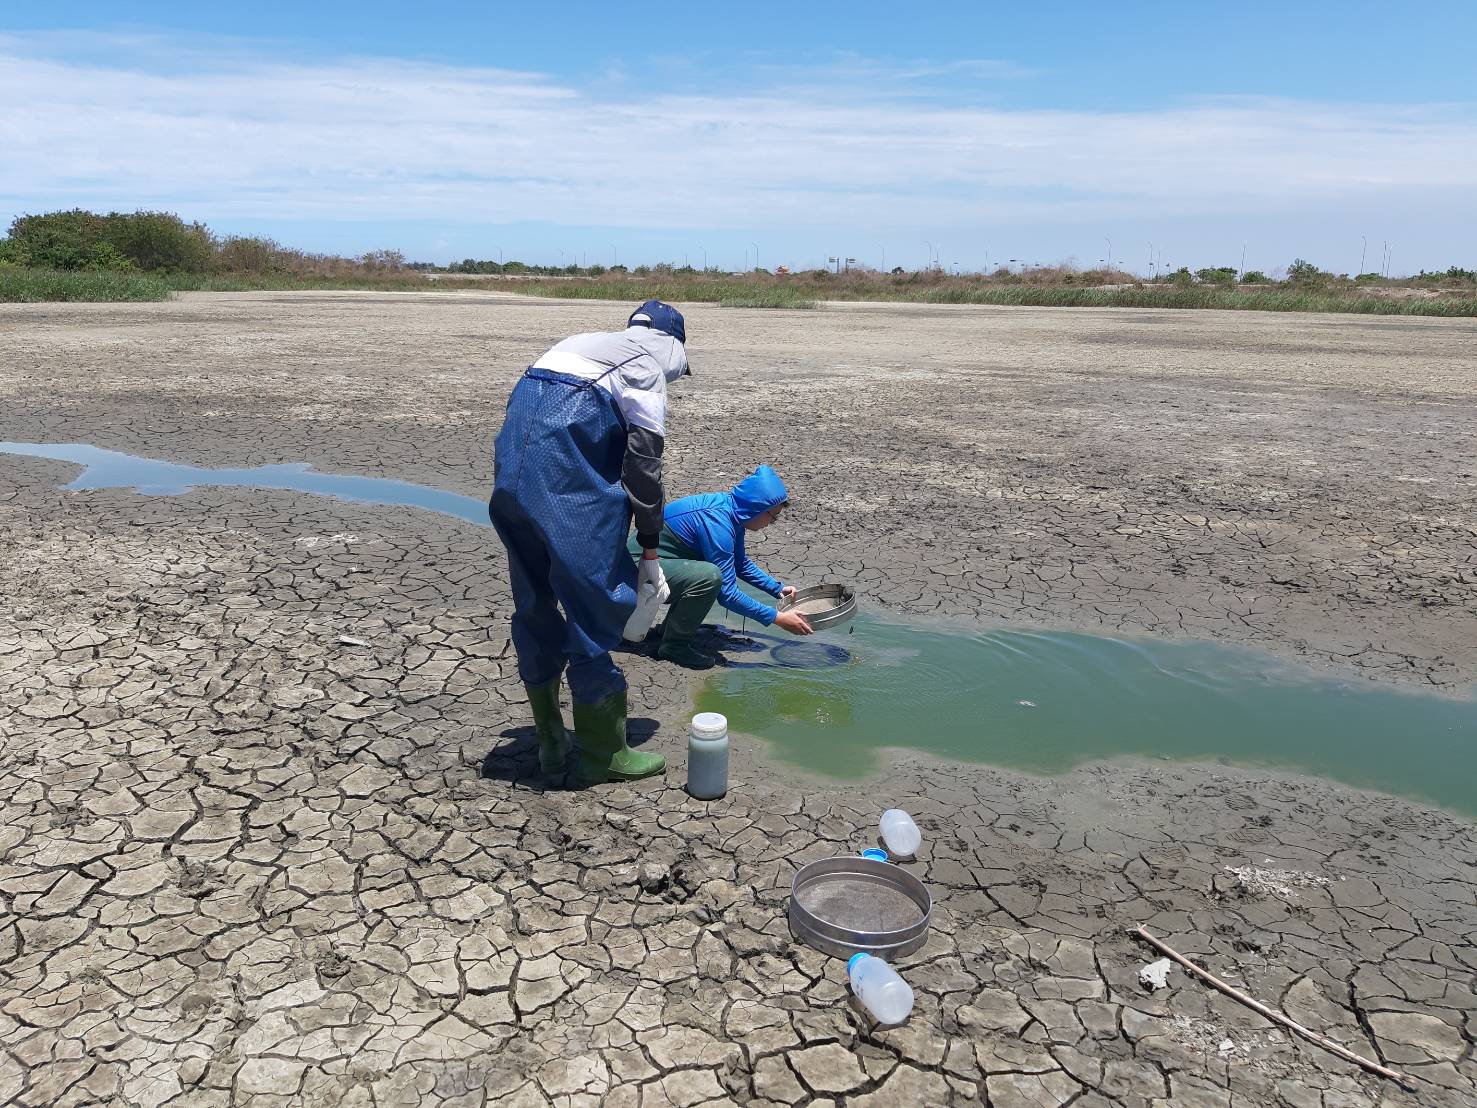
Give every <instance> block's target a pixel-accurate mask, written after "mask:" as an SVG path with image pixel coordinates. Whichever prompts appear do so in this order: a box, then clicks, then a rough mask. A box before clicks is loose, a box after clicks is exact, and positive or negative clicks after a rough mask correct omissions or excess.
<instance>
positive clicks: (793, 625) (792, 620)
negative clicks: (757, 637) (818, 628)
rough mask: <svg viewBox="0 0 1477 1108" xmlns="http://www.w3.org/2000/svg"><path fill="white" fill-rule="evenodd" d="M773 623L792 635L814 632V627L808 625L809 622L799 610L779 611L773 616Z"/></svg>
mask: <svg viewBox="0 0 1477 1108" xmlns="http://www.w3.org/2000/svg"><path fill="white" fill-rule="evenodd" d="M774 625H775V626H776V627H783V628H784V629H785V630H786V631H788V632H790V634H792V635H810V634H814V633H815V629H814V628H813V627H811V626H810V622H809V621H808V620H807V619H806V618H805V617H804V616H802V615H801V614H800V613H799V612H780V613H779V614H778V615H776V616H775V617H774Z"/></svg>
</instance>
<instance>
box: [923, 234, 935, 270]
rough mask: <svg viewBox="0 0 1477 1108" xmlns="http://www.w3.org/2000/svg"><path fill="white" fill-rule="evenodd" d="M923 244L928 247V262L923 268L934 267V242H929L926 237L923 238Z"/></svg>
mask: <svg viewBox="0 0 1477 1108" xmlns="http://www.w3.org/2000/svg"><path fill="white" fill-rule="evenodd" d="M923 245H924V246H926V247H928V264H926V265H925V266H924V267H923V268H924V269H932V268H933V243H931V242H929V241H928V240H927V239H924V240H923Z"/></svg>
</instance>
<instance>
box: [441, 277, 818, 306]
mask: <svg viewBox="0 0 1477 1108" xmlns="http://www.w3.org/2000/svg"><path fill="white" fill-rule="evenodd" d="M442 283H443V282H439V281H438V282H437V284H442ZM475 287H477V288H488V287H493V288H497V289H500V290H503V291H510V292H519V293H523V294H524V295H526V296H557V297H565V298H568V299H571V300H636V301H641V300H653V299H655V300H668V301H672V302H674V303H675V302H678V301H683V302H692V301H698V302H703V301H706V302H708V303H713V304H720V305H722V306H723V307H727V308H813V307H815V296H814V294H813V290H808V289H807V288H805V287H803V286H800V285H792V284H789V283H787V282H785V281H784V280H768V281H764V280H753V279H748V278H746V277H745V276H743V275H738V276H735V277H717V276H702V277H680V276H676V275H671V276H666V277H657V278H651V279H642V278H632V279H629V280H601V281H558V282H555V281H547V282H544V281H519V282H517V283H516V284H514V283H511V282H510V283H506V284H505V283H502V282H495V281H480V282H478V283H477V285H476V286H475Z"/></svg>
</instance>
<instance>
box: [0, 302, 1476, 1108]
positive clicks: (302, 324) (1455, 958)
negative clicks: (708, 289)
mask: <svg viewBox="0 0 1477 1108" xmlns="http://www.w3.org/2000/svg"><path fill="white" fill-rule="evenodd" d="M621 313H622V306H619V305H604V304H598V303H569V302H550V301H532V300H520V299H517V298H512V297H499V296H495V295H484V294H462V293H443V294H435V295H430V296H414V295H370V294H361V295H354V294H298V295H286V294H243V295H215V296H210V295H193V296H185V297H182V298H180V299H178V300H176V301H172V302H169V303H165V304H157V305H123V306H117V305H26V306H16V305H6V306H3V307H0V401H3V409H0V410H3V417H0V438H3V439H11V440H21V441H52V442H89V443H93V444H95V445H98V446H103V447H107V448H110V449H115V450H123V451H127V452H130V453H136V454H141V455H144V456H148V457H155V458H165V459H169V460H173V461H182V462H191V463H195V464H200V465H207V466H224V465H233V466H245V465H256V464H262V463H267V462H287V461H309V462H312V463H313V464H314V465H315V466H317V467H318V468H319V469H322V470H328V471H337V472H349V473H364V474H372V475H376V476H385V477H398V478H403V479H407V480H411V481H417V482H420V483H424V484H429V485H435V486H439V487H443V488H448V489H453V490H455V491H459V492H463V493H467V494H470V495H481V494H483V493H484V492H485V490H486V486H487V481H488V470H489V454H490V444H491V440H492V436H493V434H494V432H495V430H496V427H497V425H498V423H499V421H500V418H501V411H502V405H503V402H504V399H505V397H506V393H507V390H508V388H509V386H510V385H511V383H512V381H513V380H514V378H515V376H516V374H517V373H518V372H519V370H520V369H521V367H522V365H523V364H524V363H525V362H526V361H527V360H528V359H529V358H530V357H532V356H533V355H535V354H537V353H538V352H539V351H540V350H541V349H542V348H543V346H544V345H546V344H547V343H548V342H550V341H552V340H554V339H556V338H558V337H560V336H562V335H563V334H566V333H570V332H573V331H576V330H585V329H591V328H596V327H603V326H614V325H616V324H617V323H618V322H619V320H620V317H621ZM689 321H690V322H689V330H690V332H691V334H692V336H693V340H692V355H693V363H694V367H695V371H696V376H695V377H694V378H691V379H689V380H687V381H685V382H683V383H682V384H681V385H680V386H678V388H677V390H676V391H675V399H674V404H673V412H672V418H671V446H670V451H669V483H670V485H671V488H672V491H673V493H674V494H677V495H680V494H683V493H686V492H689V491H695V490H698V489H704V488H708V487H714V486H717V485H720V484H723V483H726V482H728V481H730V480H732V479H733V478H736V477H738V476H740V475H741V474H742V473H743V472H746V471H747V470H748V469H749V468H751V467H752V465H754V464H755V463H757V462H760V461H765V462H770V463H772V464H774V465H775V466H776V467H778V468H779V469H780V471H781V472H782V473H783V474H784V476H785V477H786V479H787V480H788V481H789V482H790V484H791V487H792V491H793V493H794V501H795V507H794V510H793V511H792V513H791V514H790V515H789V516H788V517H787V520H786V522H785V524H784V525H783V527H782V529H781V530H782V533H778V534H777V533H775V532H774V531H773V530H772V531H770V532H766V534H765V535H764V536H763V538H762V541H761V542H759V543H756V553H758V554H759V555H760V557H761V559H762V560H763V561H764V562H765V563H766V564H767V565H768V566H770V567H771V568H772V569H774V570H776V571H777V572H778V573H780V574H781V575H782V576H785V577H794V578H796V579H806V580H809V579H814V578H819V577H823V576H824V577H833V578H841V579H847V580H853V581H857V582H859V583H860V584H861V586H862V589H863V591H864V593H865V597H866V600H865V602H866V603H868V604H871V605H875V606H877V607H880V608H886V609H890V610H894V611H900V612H941V613H948V614H952V615H956V616H972V617H975V618H978V619H981V620H990V621H997V620H1009V621H1013V622H1017V623H1021V624H1030V625H1047V626H1072V627H1084V628H1088V629H1102V630H1106V631H1112V632H1119V633H1134V634H1174V635H1194V636H1204V637H1217V638H1223V639H1226V640H1228V641H1235V642H1247V643H1254V644H1257V645H1261V646H1264V647H1267V648H1269V649H1273V650H1277V651H1281V652H1284V653H1286V654H1289V655H1293V656H1297V657H1300V658H1302V659H1304V660H1306V661H1309V662H1312V663H1315V664H1327V665H1341V666H1358V667H1360V668H1361V669H1362V670H1363V672H1364V673H1366V674H1367V675H1368V676H1369V678H1370V679H1371V680H1380V681H1405V682H1421V683H1426V684H1430V685H1435V686H1438V687H1439V688H1441V689H1443V690H1447V691H1452V692H1455V691H1460V690H1463V689H1466V688H1469V687H1470V686H1471V685H1472V684H1473V683H1474V681H1477V615H1474V608H1477V605H1474V593H1477V553H1474V550H1477V543H1474V535H1477V532H1474V513H1473V503H1474V499H1477V472H1474V465H1477V463H1474V462H1473V458H1474V457H1477V404H1474V399H1477V368H1474V367H1477V326H1474V325H1473V324H1472V322H1470V321H1458V320H1449V321H1448V320H1422V319H1409V320H1394V319H1372V318H1367V317H1366V318H1356V317H1334V316H1314V317H1301V316H1262V315H1252V314H1250V313H1188V312H1184V313H1164V312H1149V311H1145V312H1133V311H1113V312H1108V311H1101V312H1099V311H1086V310H1078V311H1052V310H1031V309H1025V310H1010V309H943V308H932V309H929V308H911V307H902V306H895V305H894V306H873V305H850V306H846V307H836V308H832V309H828V310H824V311H819V312H814V313H765V312H754V311H738V310H726V311H725V310H719V309H714V308H702V307H699V308H694V309H693V310H692V311H691V312H690V313H689ZM74 472H75V468H74V467H71V466H68V465H66V464H63V463H59V462H50V461H42V460H36V459H29V458H21V457H14V456H7V455H0V551H3V558H0V743H3V748H0V803H3V807H0V966H3V969H4V973H3V976H0V1101H3V1102H6V1103H16V1104H25V1105H53V1104H56V1105H75V1104H118V1105H149V1106H153V1105H164V1104H179V1105H212V1104H242V1105H263V1106H265V1105H288V1104H324V1105H328V1104H344V1105H379V1106H383V1105H394V1104H417V1105H419V1104H445V1105H478V1104H493V1103H497V1104H559V1105H582V1104H589V1105H594V1104H612V1105H667V1104H671V1105H698V1104H729V1103H737V1104H751V1105H765V1104H790V1103H802V1104H813V1105H823V1104H832V1103H842V1102H844V1103H848V1104H855V1105H920V1104H928V1105H933V1104H986V1103H987V1104H991V1105H995V1106H997V1108H1011V1106H1017V1105H1020V1106H1025V1105H1030V1106H1035V1105H1064V1104H1074V1105H1081V1106H1083V1108H1087V1106H1092V1105H1106V1104H1121V1105H1136V1106H1144V1108H1147V1106H1151V1105H1152V1106H1159V1105H1176V1106H1180V1105H1183V1106H1202V1105H1204V1106H1211V1105H1248V1106H1250V1105H1267V1104H1278V1105H1285V1106H1288V1108H1305V1106H1306V1108H1314V1106H1316V1108H1335V1106H1355V1105H1377V1104H1378V1105H1415V1104H1422V1105H1441V1106H1444V1105H1452V1106H1455V1105H1463V1104H1471V1103H1473V1102H1474V1101H1477V1057H1474V1049H1477V1045H1474V1044H1477V996H1474V992H1477V940H1474V936H1477V869H1474V866H1477V829H1474V827H1473V826H1472V825H1471V824H1470V823H1468V822H1465V821H1463V820H1460V819H1457V818H1455V817H1453V816H1450V815H1447V814H1444V813H1441V812H1438V811H1433V810H1430V809H1427V808H1422V807H1420V806H1418V805H1415V804H1412V803H1409V802H1407V801H1404V800H1400V799H1396V798H1391V797H1383V796H1377V795H1374V794H1368V793H1356V792H1353V791H1351V790H1348V789H1344V788H1341V787H1338V786H1335V785H1332V784H1329V783H1325V782H1320V781H1316V780H1310V779H1306V778H1297V777H1291V776H1276V775H1272V774H1268V773H1262V772H1253V771H1249V770H1245V771H1244V770H1235V769H1228V768H1223V767H1201V766H1179V765H1168V764H1152V765H1143V764H1131V763H1113V764H1106V765H1100V766H1094V767H1089V768H1085V769H1082V770H1079V771H1076V772H1074V773H1073V774H1071V775H1068V776H1066V777H1063V778H1058V779H1038V778H1031V777H1025V776H1021V775H1018V774H1013V773H1008V772H1004V771H998V770H991V769H988V768H984V767H977V766H956V765H944V764H939V763H935V762H932V761H929V760H926V759H923V758H920V757H915V756H909V755H899V756H898V758H897V759H896V761H895V762H894V764H893V765H892V766H891V768H890V769H889V770H888V772H887V773H886V774H885V775H884V776H883V777H881V778H880V779H878V780H875V781H872V782H868V783H866V784H865V785H861V786H855V785H838V784H835V783H830V782H827V781H820V780H808V779H803V778H800V777H798V776H796V775H795V774H794V773H793V772H792V771H789V770H777V769H776V767H775V766H774V764H772V763H770V762H769V761H767V760H766V758H765V755H764V752H763V750H762V749H761V748H760V747H759V746H758V745H756V744H754V743H743V742H741V743H739V744H738V748H739V749H738V753H737V754H736V756H735V764H734V767H733V774H732V779H733V788H732V790H731V791H730V793H729V794H728V796H727V797H725V798H724V799H722V800H720V801H716V802H712V803H702V802H698V801H694V800H691V799H690V798H687V797H686V795H685V794H684V793H683V792H682V791H681V789H680V785H681V782H682V765H683V758H684V752H683V740H682V734H683V722H684V720H685V717H686V714H687V712H688V711H689V710H690V703H691V700H690V696H691V680H692V678H691V675H690V674H688V673H686V672H685V671H681V670H676V669H673V668H672V667H669V666H665V665H659V664H657V663H655V662H654V661H653V660H651V659H649V658H646V657H642V656H639V655H634V654H633V655H627V656H625V658H624V664H625V666H626V669H627V673H628V676H629V677H630V679H631V683H632V701H633V714H634V715H636V716H637V717H639V720H638V722H637V724H636V725H635V728H634V730H635V732H636V734H637V737H638V738H641V739H642V740H643V741H645V742H648V743H650V744H651V745H652V747H653V748H656V749H660V750H662V751H663V752H665V753H666V754H667V755H668V756H669V758H670V759H671V761H672V763H673V765H672V769H671V771H670V772H669V773H668V775H667V777H666V779H665V780H664V781H654V782H643V783H639V784H636V785H631V786H612V787H606V788H602V789H599V790H594V791H589V792H576V791H568V790H564V789H561V788H557V787H549V788H546V787H544V785H543V784H542V783H541V782H540V780H539V778H538V776H537V773H536V768H535V764H534V759H533V754H532V745H531V735H530V732H529V729H528V728H527V727H526V726H525V720H524V710H523V706H522V697H521V692H520V688H519V685H518V682H517V676H516V672H515V669H514V666H513V660H512V656H511V650H510V647H509V644H508V639H507V617H508V614H509V607H510V604H509V598H508V593H507V589H506V585H505V577H504V567H503V561H502V557H501V552H500V550H499V548H498V546H497V544H496V542H495V541H493V539H492V536H491V533H490V532H488V531H485V530H481V529H478V528H476V527H474V526H471V525H468V524H465V523H462V522H459V521H457V520H455V519H450V518H443V517H440V516H436V515H433V514H430V513H426V512H422V511H417V510H414V509H402V508H393V509H391V508H375V507H370V506H366V505H361V504H352V503H347V502H339V501H334V500H328V499H322V498H315V497H310V496H304V495H298V494H293V493H286V492H262V491H255V490H250V489H219V488H214V489H201V490H197V491H195V492H193V493H190V494H187V495H184V496H178V497H144V496H138V495H135V494H133V493H131V492H127V491H122V490H97V491H88V492H67V491H61V490H60V489H59V487H58V486H59V484H62V483H65V481H66V480H67V479H68V478H69V476H70V475H71V474H72V473H74ZM882 802H885V804H900V805H901V806H903V807H906V808H908V809H909V810H910V811H912V812H914V813H915V815H916V816H917V818H918V819H919V821H920V823H921V824H922V826H923V828H924V833H925V842H926V846H925V849H924V850H923V851H922V856H921V858H920V859H919V860H918V862H917V863H915V864H914V866H913V870H914V872H916V873H917V874H918V875H919V876H920V877H921V878H922V879H923V880H925V881H926V882H927V883H928V884H929V886H930V887H931V889H932V890H933V892H934V895H935V899H936V904H937V908H936V913H935V926H934V929H933V932H932V935H931V938H930V940H929V943H928V945H927V946H926V947H925V948H924V949H923V950H922V951H921V952H919V953H918V954H917V955H915V956H913V957H911V958H909V959H907V960H906V961H905V963H904V964H903V967H902V968H903V972H904V974H905V976H906V977H907V978H908V980H909V982H910V983H911V984H912V986H913V988H914V990H915V992H916V994H917V998H918V1005H917V1008H916V1009H915V1012H914V1015H913V1017H912V1019H911V1020H910V1021H909V1022H908V1023H907V1024H906V1025H905V1026H903V1027H901V1028H893V1029H888V1028H878V1027H875V1026H873V1025H872V1024H871V1023H870V1021H869V1020H868V1019H867V1018H866V1017H865V1014H864V1013H863V1012H861V1010H860V1009H858V1008H857V1007H856V1006H855V1005H854V1004H853V1003H852V1002H851V1001H850V1000H849V998H848V994H847V990H846V988H845V984H844V974H843V969H842V963H841V962H839V961H837V960H834V959H829V958H826V957H823V956H821V955H819V954H816V953H814V952H812V951H809V950H807V949H805V948H802V947H798V946H797V945H796V944H795V943H794V942H793V941H792V940H791V939H790V937H789V935H788V932H787V925H786V919H785V910H786V902H787V893H788V887H789V881H790V877H791V875H792V874H793V872H794V869H795V867H796V865H797V864H798V863H800V862H803V861H805V860H808V859H811V858H816V857H824V856H827V855H830V854H836V853H847V852H851V851H854V850H856V849H859V848H860V847H861V846H863V845H867V843H868V841H869V840H870V839H871V838H872V837H873V836H874V835H875V827H876V817H877V814H878V811H879V809H880V807H882V806H885V805H884V803H882ZM1277 871H1281V872H1277ZM1137 924H1144V925H1146V926H1147V927H1148V928H1149V929H1150V930H1151V931H1153V932H1154V933H1155V934H1157V935H1160V936H1161V937H1163V938H1165V939H1166V940H1167V941H1169V942H1171V943H1172V944H1174V945H1175V946H1176V947H1178V948H1179V949H1181V950H1182V951H1184V952H1185V953H1187V954H1189V955H1191V956H1193V957H1195V958H1197V959H1198V960H1200V961H1201V962H1202V963H1203V964H1205V965H1206V966H1207V967H1208V968H1210V969H1211V970H1212V971H1213V972H1216V973H1218V974H1219V975H1221V976H1222V977H1224V978H1226V979H1228V980H1230V981H1231V982H1232V983H1234V984H1237V985H1240V986H1242V987H1244V988H1245V989H1247V990H1248V991H1249V992H1251V993H1252V994H1253V995H1255V996H1257V997H1259V998H1261V999H1263V1000H1265V1001H1267V1002H1269V1003H1273V1004H1275V1005H1276V1006H1278V1007H1280V1008H1281V1009H1282V1010H1284V1011H1286V1012H1287V1013H1288V1014H1289V1015H1291V1016H1292V1017H1294V1018H1296V1019H1299V1020H1301V1021H1303V1022H1304V1023H1306V1024H1308V1025H1310V1026H1312V1027H1314V1028H1315V1029H1318V1030H1321V1031H1323V1032H1325V1033H1327V1034H1328V1035H1330V1036H1331V1037H1332V1038H1334V1039H1335V1040H1337V1041H1339V1042H1342V1043H1344V1044H1346V1045H1348V1046H1349V1047H1350V1048H1352V1049H1354V1050H1355V1051H1357V1052H1359V1053H1362V1054H1365V1055H1367V1056H1370V1057H1373V1058H1377V1059H1381V1060H1383V1061H1385V1062H1387V1063H1388V1064H1390V1065H1393V1066H1396V1067H1397V1068H1400V1069H1402V1070H1405V1071H1406V1072H1408V1073H1410V1074H1412V1075H1416V1076H1415V1078H1414V1083H1413V1085H1412V1086H1411V1087H1410V1088H1409V1089H1402V1088H1400V1087H1398V1086H1396V1085H1394V1084H1393V1083H1391V1082H1389V1081H1384V1080H1382V1079H1379V1078H1376V1077H1373V1076H1370V1075H1367V1074H1364V1073H1363V1072H1362V1071H1360V1070H1358V1069H1356V1068H1355V1067H1353V1066H1351V1065H1349V1064H1347V1063H1345V1062H1343V1061H1340V1060H1339V1059H1337V1058H1335V1057H1333V1056H1331V1055H1329V1054H1327V1053H1324V1052H1322V1051H1320V1050H1318V1049H1316V1048H1315V1047H1313V1046H1311V1045H1309V1044H1307V1043H1305V1042H1302V1041H1301V1040H1297V1039H1293V1038H1291V1037H1289V1036H1287V1035H1286V1034H1284V1033H1283V1032H1281V1031H1279V1030H1276V1029H1274V1028H1273V1027H1272V1026H1271V1025H1270V1024H1267V1023H1266V1022H1265V1021H1263V1020H1261V1019H1260V1018H1259V1017H1257V1016H1255V1015H1254V1014H1252V1013H1251V1012H1249V1011H1247V1010H1246V1009H1244V1008H1241V1007H1240V1006H1238V1005H1236V1004H1234V1003H1233V1002H1231V1001H1228V1000H1226V999H1225V998H1223V997H1221V996H1219V995H1217V994H1215V993H1212V992H1209V991H1207V990H1206V989H1204V988H1203V987H1202V986H1200V985H1197V984H1195V983H1194V982H1193V981H1190V980H1188V979H1187V978H1186V977H1185V975H1184V974H1182V973H1175V974H1173V975H1171V977H1170V983H1169V987H1168V988H1167V989H1165V990H1161V991H1158V992H1154V993H1148V992H1146V991H1145V990H1144V988H1143V987H1142V986H1141V985H1140V984H1139V983H1138V970H1139V968H1140V967H1141V966H1142V965H1143V964H1144V963H1146V962H1148V961H1150V960H1152V959H1153V958H1154V957H1155V955H1154V954H1153V953H1152V952H1151V951H1148V950H1146V949H1143V948H1142V947H1139V946H1136V945H1135V944H1134V943H1133V942H1132V941H1131V940H1130V939H1128V938H1127V937H1126V936H1125V934H1124V932H1125V929H1126V928H1128V927H1130V926H1133V925H1137Z"/></svg>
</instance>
